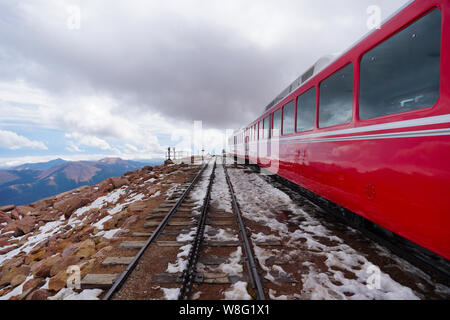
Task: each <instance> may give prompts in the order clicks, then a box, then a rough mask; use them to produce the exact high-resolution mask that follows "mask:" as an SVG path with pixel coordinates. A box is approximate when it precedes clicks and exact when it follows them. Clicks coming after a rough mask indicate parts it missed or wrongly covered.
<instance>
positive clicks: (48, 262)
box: [33, 256, 63, 278]
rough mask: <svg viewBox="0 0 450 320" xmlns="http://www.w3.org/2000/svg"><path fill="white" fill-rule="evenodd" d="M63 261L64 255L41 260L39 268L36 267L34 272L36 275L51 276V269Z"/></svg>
mask: <svg viewBox="0 0 450 320" xmlns="http://www.w3.org/2000/svg"><path fill="white" fill-rule="evenodd" d="M61 261H63V258H62V257H59V256H55V257H49V258H47V259H45V260H42V261H40V265H39V267H38V268H36V269H35V270H34V272H33V274H34V275H35V276H36V277H42V278H47V277H50V269H51V268H52V267H53V266H54V265H57V264H59V263H61Z"/></svg>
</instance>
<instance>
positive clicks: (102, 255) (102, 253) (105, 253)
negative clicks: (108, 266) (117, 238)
mask: <svg viewBox="0 0 450 320" xmlns="http://www.w3.org/2000/svg"><path fill="white" fill-rule="evenodd" d="M113 249H114V248H113V247H111V246H106V247H104V248H102V249H100V250H99V251H98V252H97V253H96V254H95V255H94V256H93V257H94V258H99V259H104V258H106V257H107V256H108V253H109V252H110V251H111V250H113Z"/></svg>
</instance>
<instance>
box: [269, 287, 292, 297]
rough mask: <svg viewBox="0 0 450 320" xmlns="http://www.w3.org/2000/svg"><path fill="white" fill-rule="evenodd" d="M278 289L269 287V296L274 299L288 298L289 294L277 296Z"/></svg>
mask: <svg viewBox="0 0 450 320" xmlns="http://www.w3.org/2000/svg"><path fill="white" fill-rule="evenodd" d="M275 293H276V291H275V290H272V289H269V297H270V299H272V300H288V296H287V295H284V294H283V295H281V296H278V297H277V296H275Z"/></svg>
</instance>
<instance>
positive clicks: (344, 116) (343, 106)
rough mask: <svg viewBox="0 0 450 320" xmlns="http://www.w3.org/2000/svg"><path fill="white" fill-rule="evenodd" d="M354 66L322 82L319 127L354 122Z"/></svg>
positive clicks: (351, 65) (343, 69) (347, 67)
mask: <svg viewBox="0 0 450 320" xmlns="http://www.w3.org/2000/svg"><path fill="white" fill-rule="evenodd" d="M352 105H353V64H352V63H350V64H349V65H347V66H346V67H344V68H342V69H340V70H339V71H337V72H335V73H334V74H332V75H331V76H329V77H328V78H327V79H325V80H324V81H322V82H321V84H320V90H319V127H321V128H323V127H330V126H334V125H337V124H342V123H347V122H350V121H351V120H352Z"/></svg>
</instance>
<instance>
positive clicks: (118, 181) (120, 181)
mask: <svg viewBox="0 0 450 320" xmlns="http://www.w3.org/2000/svg"><path fill="white" fill-rule="evenodd" d="M108 180H110V182H111V183H112V185H113V186H114V189H117V188H120V187H122V186H125V185H129V184H130V181H129V180H128V179H127V178H120V177H112V178H109V179H108Z"/></svg>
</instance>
